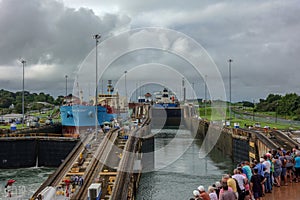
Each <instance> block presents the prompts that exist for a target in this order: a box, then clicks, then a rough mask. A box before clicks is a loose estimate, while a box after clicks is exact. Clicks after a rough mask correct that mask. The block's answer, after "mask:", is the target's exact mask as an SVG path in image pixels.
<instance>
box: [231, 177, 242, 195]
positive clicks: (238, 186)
mask: <svg viewBox="0 0 300 200" xmlns="http://www.w3.org/2000/svg"><path fill="white" fill-rule="evenodd" d="M233 179H234V181H235V184H236V190H237V192H238V193H239V195H240V194H241V193H242V192H243V191H242V190H241V188H240V185H239V183H238V181H237V180H236V179H235V178H233Z"/></svg>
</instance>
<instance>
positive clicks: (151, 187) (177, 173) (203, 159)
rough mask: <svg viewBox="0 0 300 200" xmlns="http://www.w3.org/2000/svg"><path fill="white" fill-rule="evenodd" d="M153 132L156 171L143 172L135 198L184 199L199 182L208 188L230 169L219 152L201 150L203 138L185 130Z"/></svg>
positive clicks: (228, 161) (227, 162)
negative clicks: (193, 135)
mask: <svg viewBox="0 0 300 200" xmlns="http://www.w3.org/2000/svg"><path fill="white" fill-rule="evenodd" d="M153 131H154V133H155V134H156V137H155V170H154V171H152V172H147V173H143V174H142V177H141V180H140V186H139V190H138V195H137V199H138V200H161V199H176V200H187V199H190V198H191V197H192V192H193V190H194V189H196V188H197V187H198V186H199V185H203V186H204V187H205V188H206V189H207V188H208V186H209V185H212V184H213V183H215V182H216V181H219V180H220V179H221V176H222V175H223V174H224V173H228V172H231V171H232V169H233V165H232V162H231V160H230V158H226V157H224V155H223V154H222V152H220V151H218V150H216V149H214V150H213V151H212V152H209V153H208V154H207V152H200V147H201V144H202V141H201V140H199V139H194V138H192V136H191V134H190V131H188V130H174V129H162V130H160V131H157V130H152V132H153ZM206 154H207V155H206Z"/></svg>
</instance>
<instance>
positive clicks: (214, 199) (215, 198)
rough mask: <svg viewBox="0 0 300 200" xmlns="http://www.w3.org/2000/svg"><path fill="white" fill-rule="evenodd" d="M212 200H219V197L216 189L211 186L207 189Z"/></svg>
mask: <svg viewBox="0 0 300 200" xmlns="http://www.w3.org/2000/svg"><path fill="white" fill-rule="evenodd" d="M207 192H208V195H209V198H210V200H218V196H217V194H216V192H215V188H214V187H213V186H209V187H208V189H207Z"/></svg>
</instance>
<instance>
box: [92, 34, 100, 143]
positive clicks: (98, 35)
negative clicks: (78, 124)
mask: <svg viewBox="0 0 300 200" xmlns="http://www.w3.org/2000/svg"><path fill="white" fill-rule="evenodd" d="M93 38H94V39H95V40H96V80H95V81H96V92H95V131H96V138H95V139H97V137H98V43H99V39H100V38H101V35H100V34H95V35H94V36H93Z"/></svg>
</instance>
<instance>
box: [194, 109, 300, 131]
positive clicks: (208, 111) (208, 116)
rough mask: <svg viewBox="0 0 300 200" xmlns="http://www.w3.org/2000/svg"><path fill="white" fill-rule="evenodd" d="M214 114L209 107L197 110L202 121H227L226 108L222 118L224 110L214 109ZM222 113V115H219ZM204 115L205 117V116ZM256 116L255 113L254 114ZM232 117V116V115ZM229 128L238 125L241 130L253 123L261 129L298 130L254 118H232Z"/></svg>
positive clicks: (296, 127) (299, 127)
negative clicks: (258, 124) (267, 127)
mask: <svg viewBox="0 0 300 200" xmlns="http://www.w3.org/2000/svg"><path fill="white" fill-rule="evenodd" d="M215 111H216V112H215V113H214V115H213V116H212V108H211V107H210V106H207V107H206V111H205V108H203V107H200V108H199V113H200V117H201V118H203V119H207V120H209V121H220V120H225V119H226V120H229V119H228V116H229V109H228V108H226V116H224V113H225V108H224V109H223V110H222V109H215ZM221 112H223V113H221ZM205 113H206V115H205ZM255 114H257V113H255ZM232 116H234V115H233V114H232ZM230 121H231V127H233V125H234V123H239V124H240V127H241V128H243V127H244V125H245V124H247V125H248V126H249V125H252V126H254V124H255V123H257V122H258V123H260V125H261V127H264V126H269V127H271V128H276V129H280V130H288V129H292V130H300V126H296V125H290V124H283V123H275V122H262V121H256V120H255V118H254V121H253V120H250V119H239V118H235V117H234V118H232V119H231V120H230Z"/></svg>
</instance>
